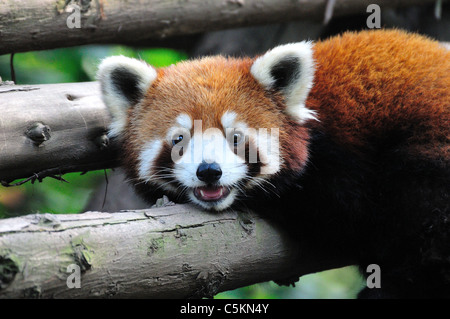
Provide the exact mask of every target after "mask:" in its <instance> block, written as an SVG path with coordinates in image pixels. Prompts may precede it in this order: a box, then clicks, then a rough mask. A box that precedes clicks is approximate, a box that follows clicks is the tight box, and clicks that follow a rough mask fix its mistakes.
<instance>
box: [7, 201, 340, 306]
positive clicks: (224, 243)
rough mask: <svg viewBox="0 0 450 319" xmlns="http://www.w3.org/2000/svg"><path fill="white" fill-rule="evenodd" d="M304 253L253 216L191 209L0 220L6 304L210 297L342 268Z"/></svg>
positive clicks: (189, 207)
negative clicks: (12, 300)
mask: <svg viewBox="0 0 450 319" xmlns="http://www.w3.org/2000/svg"><path fill="white" fill-rule="evenodd" d="M301 252H302V258H301V260H300V259H299V246H298V244H296V243H294V242H291V241H290V240H289V239H288V238H287V237H286V236H284V235H283V233H281V232H279V231H278V230H277V228H276V227H275V226H274V225H272V224H271V223H268V222H266V221H265V220H263V219H262V218H260V217H258V216H257V215H255V214H244V213H235V212H227V213H205V212H201V211H198V210H196V209H195V208H193V207H192V206H189V205H175V206H166V207H162V208H153V209H147V210H141V211H126V212H119V213H114V214H110V213H99V212H87V213H84V214H79V215H51V214H44V215H28V216H24V217H17V218H11V219H5V220H0V298H21V297H22V298H23V297H27V298H91V297H98V298H132V297H134V298H136V297H139V298H144V297H145V298H168V297H170V298H189V297H205V296H206V297H211V296H213V295H215V294H216V293H218V292H221V291H224V290H230V289H234V288H238V287H242V286H246V285H249V284H253V283H257V282H263V281H268V280H273V279H286V278H290V277H291V278H298V276H299V275H301V274H304V273H308V272H311V271H318V270H322V269H327V268H331V267H338V266H342V264H340V263H338V262H336V261H331V260H329V261H327V264H323V261H322V264H320V265H318V264H315V261H316V260H317V258H314V256H312V255H311V254H310V253H308V251H307V250H303V249H302V250H301ZM74 265H76V266H74ZM69 266H70V267H72V268H70V267H69ZM77 266H78V267H79V270H80V273H81V278H80V282H79V283H80V286H81V287H80V288H72V289H70V288H69V287H70V285H71V284H72V285H73V284H75V283H76V279H75V277H74V276H76V272H74V269H75V268H73V267H77ZM68 267H69V270H68ZM68 282H69V287H68V284H67V283H68Z"/></svg>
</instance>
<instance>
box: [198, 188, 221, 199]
mask: <svg viewBox="0 0 450 319" xmlns="http://www.w3.org/2000/svg"><path fill="white" fill-rule="evenodd" d="M199 191H200V195H201V197H202V198H204V199H205V200H214V199H218V198H220V197H222V194H223V189H222V188H221V187H220V188H208V187H201V188H199Z"/></svg>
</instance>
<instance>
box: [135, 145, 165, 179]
mask: <svg viewBox="0 0 450 319" xmlns="http://www.w3.org/2000/svg"><path fill="white" fill-rule="evenodd" d="M161 148H162V142H161V141H160V140H156V141H151V142H148V143H147V144H145V146H144V147H143V148H142V151H141V153H140V154H139V164H138V172H139V178H141V179H142V180H145V181H150V180H151V175H152V167H153V164H154V163H153V162H154V161H155V159H156V158H157V157H158V155H159V152H160V151H161Z"/></svg>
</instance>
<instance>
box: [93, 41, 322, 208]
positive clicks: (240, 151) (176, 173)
mask: <svg viewBox="0 0 450 319" xmlns="http://www.w3.org/2000/svg"><path fill="white" fill-rule="evenodd" d="M312 56H313V51H312V44H311V43H309V42H301V43H295V44H288V45H283V46H279V47H276V48H274V49H273V50H270V51H268V52H267V53H265V54H264V55H262V56H260V57H258V58H256V59H250V58H244V59H233V58H224V57H208V58H203V59H200V60H193V61H188V62H182V63H179V64H177V65H172V66H169V67H167V68H163V69H158V70H156V69H154V68H153V67H152V66H150V65H147V64H146V63H145V62H142V61H138V60H134V59H130V58H126V57H122V56H117V57H110V58H107V59H105V60H104V61H103V62H102V63H101V65H100V67H99V72H98V77H99V80H100V83H101V89H102V96H103V101H104V102H105V104H106V105H107V107H108V108H109V110H110V112H111V115H112V123H111V125H110V131H109V135H110V137H112V138H119V139H120V140H121V141H122V143H123V149H124V154H123V156H124V166H125V168H126V170H127V172H128V175H129V178H130V180H131V181H132V183H133V184H135V185H136V186H137V188H138V189H140V190H141V191H143V193H145V194H153V193H158V192H159V194H161V193H166V194H168V195H169V197H172V198H173V199H174V200H178V201H191V202H193V203H195V204H197V205H199V206H201V207H203V208H205V209H211V210H223V209H226V208H228V207H230V206H232V205H233V204H234V203H236V202H239V201H240V200H245V197H246V193H247V192H249V191H250V190H254V189H260V190H261V191H264V190H265V188H266V187H267V186H268V185H271V182H270V181H271V179H273V178H274V177H276V176H277V175H279V174H280V173H281V172H283V171H295V172H299V171H301V170H302V168H303V166H304V165H305V163H306V160H307V156H308V152H307V143H308V142H307V141H308V134H307V130H306V128H304V127H303V124H304V123H305V122H306V121H308V120H311V119H315V113H314V112H313V111H311V110H308V109H307V108H306V107H305V101H306V98H307V95H308V93H309V91H310V89H311V87H312V83H313V77H314V62H313V57H312Z"/></svg>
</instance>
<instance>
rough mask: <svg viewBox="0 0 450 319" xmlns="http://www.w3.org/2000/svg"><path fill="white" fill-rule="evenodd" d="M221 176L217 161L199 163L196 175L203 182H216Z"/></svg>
mask: <svg viewBox="0 0 450 319" xmlns="http://www.w3.org/2000/svg"><path fill="white" fill-rule="evenodd" d="M221 176H222V170H221V169H220V165H219V164H217V163H211V164H208V163H205V162H203V163H201V164H200V165H199V166H198V168H197V177H198V179H199V180H201V181H202V182H205V183H208V184H210V183H214V182H217V181H218V180H219V179H220V177H221Z"/></svg>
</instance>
